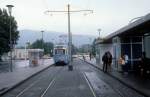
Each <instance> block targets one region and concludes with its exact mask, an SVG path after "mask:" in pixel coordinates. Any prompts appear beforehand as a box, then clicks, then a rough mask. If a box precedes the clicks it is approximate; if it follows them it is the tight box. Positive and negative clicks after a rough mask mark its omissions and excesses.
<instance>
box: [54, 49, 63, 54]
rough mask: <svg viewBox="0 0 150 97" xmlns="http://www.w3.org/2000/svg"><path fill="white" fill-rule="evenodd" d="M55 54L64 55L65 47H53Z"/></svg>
mask: <svg viewBox="0 0 150 97" xmlns="http://www.w3.org/2000/svg"><path fill="white" fill-rule="evenodd" d="M55 54H59V55H65V49H55Z"/></svg>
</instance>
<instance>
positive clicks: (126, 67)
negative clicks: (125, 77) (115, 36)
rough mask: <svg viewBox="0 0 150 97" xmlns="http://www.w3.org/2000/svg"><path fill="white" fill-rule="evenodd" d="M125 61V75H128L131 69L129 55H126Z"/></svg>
mask: <svg viewBox="0 0 150 97" xmlns="http://www.w3.org/2000/svg"><path fill="white" fill-rule="evenodd" d="M124 61H125V68H124V69H125V74H128V69H129V62H128V61H129V57H128V55H127V54H124Z"/></svg>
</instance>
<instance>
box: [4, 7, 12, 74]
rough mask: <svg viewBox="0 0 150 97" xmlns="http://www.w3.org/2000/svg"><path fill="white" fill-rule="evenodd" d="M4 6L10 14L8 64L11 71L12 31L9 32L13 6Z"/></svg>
mask: <svg viewBox="0 0 150 97" xmlns="http://www.w3.org/2000/svg"><path fill="white" fill-rule="evenodd" d="M6 7H8V12H9V15H10V25H9V27H10V28H9V41H10V65H9V70H10V72H12V71H13V69H12V48H13V45H12V33H11V13H12V8H13V7H14V6H13V5H6Z"/></svg>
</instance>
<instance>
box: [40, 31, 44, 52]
mask: <svg viewBox="0 0 150 97" xmlns="http://www.w3.org/2000/svg"><path fill="white" fill-rule="evenodd" d="M41 32H42V48H43V49H44V40H43V33H44V31H41Z"/></svg>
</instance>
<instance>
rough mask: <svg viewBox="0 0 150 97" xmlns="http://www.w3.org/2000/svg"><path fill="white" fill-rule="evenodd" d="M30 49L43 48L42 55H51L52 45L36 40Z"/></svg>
mask: <svg viewBox="0 0 150 97" xmlns="http://www.w3.org/2000/svg"><path fill="white" fill-rule="evenodd" d="M30 48H33V49H43V48H44V54H50V55H52V50H53V43H51V42H44V41H42V40H41V39H40V40H36V41H35V42H33V43H32V44H31V45H30Z"/></svg>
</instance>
